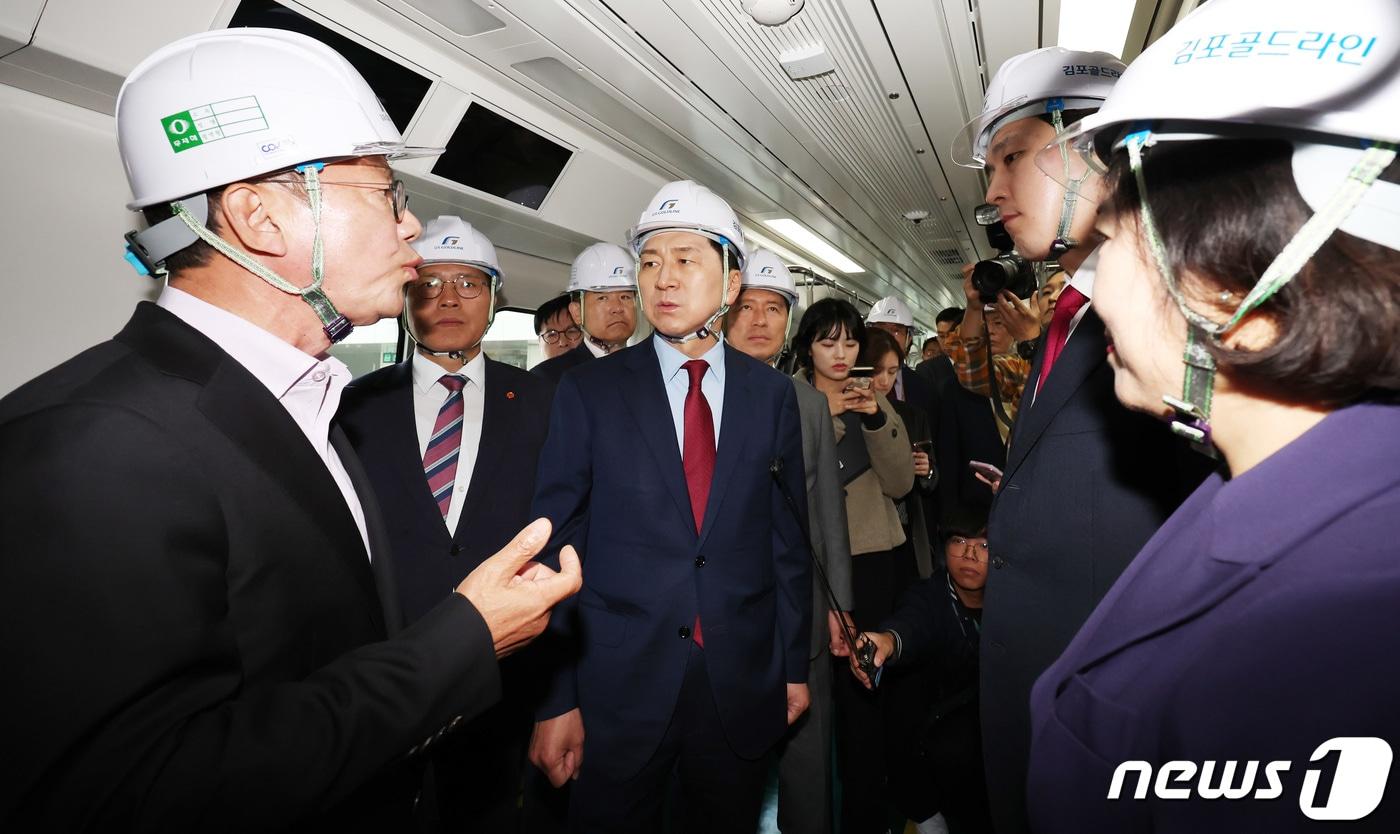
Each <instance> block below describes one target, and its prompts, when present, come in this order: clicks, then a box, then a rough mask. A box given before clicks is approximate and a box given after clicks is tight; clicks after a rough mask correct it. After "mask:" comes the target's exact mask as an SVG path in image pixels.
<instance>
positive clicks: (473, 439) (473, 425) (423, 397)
mask: <svg viewBox="0 0 1400 834" xmlns="http://www.w3.org/2000/svg"><path fill="white" fill-rule="evenodd" d="M412 368H413V422H414V425H415V427H416V428H417V429H418V459H419V463H420V464H421V463H422V459H423V455H424V454H425V453H426V452H427V451H428V440H429V439H430V438H431V437H432V436H433V424H435V423H436V422H437V416H438V412H439V411H441V410H442V404H443V403H445V402H447V396H448V394H449V393H451V392H450V391H448V390H447V387H446V386H445V385H442V384H440V383H439V382H438V380H440V379H442V377H443V376H444V375H446V374H448V373H449V372H448V371H445V370H443V369H442V366H440V365H438V364H436V363H435V362H433V361H432V360H431V359H429V358H427V357H426V356H424V355H423V354H421V353H419V352H418V351H416V350H415V351H414V352H413V360H412ZM453 373H454V375H456V376H460V377H462V378H463V379H465V380H466V381H467V382H466V384H465V385H463V386H462V446H461V449H460V450H459V451H458V452H457V479H456V480H455V481H453V484H452V500H451V502H450V503H449V504H448V506H447V532H448V534H450V535H456V533H457V521H458V520H459V519H461V517H462V504H463V503H464V502H465V501H466V500H467V489H468V488H469V487H470V486H471V484H472V471H473V470H474V469H476V453H477V449H478V448H479V447H480V446H481V413H482V411H483V410H484V409H485V408H486V354H485V353H482V352H480V351H478V352H477V354H476V357H475V358H474V359H472V360H471V361H470V362H468V363H467V364H465V365H463V366H462V367H461V369H460V370H458V371H455V372H453Z"/></svg>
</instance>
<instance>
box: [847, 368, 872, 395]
mask: <svg viewBox="0 0 1400 834" xmlns="http://www.w3.org/2000/svg"><path fill="white" fill-rule="evenodd" d="M874 377H875V369H874V368H872V367H869V366H865V365H857V366H856V367H854V368H851V375H850V377H849V378H848V379H847V380H846V390H847V391H869V390H870V383H871V382H872V381H873V380H874Z"/></svg>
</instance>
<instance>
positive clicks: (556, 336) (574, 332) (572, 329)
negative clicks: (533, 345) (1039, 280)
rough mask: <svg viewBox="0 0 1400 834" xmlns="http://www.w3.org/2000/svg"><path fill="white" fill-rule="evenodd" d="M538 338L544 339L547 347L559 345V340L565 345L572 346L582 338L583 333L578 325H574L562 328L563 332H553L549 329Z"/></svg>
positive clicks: (553, 330)
mask: <svg viewBox="0 0 1400 834" xmlns="http://www.w3.org/2000/svg"><path fill="white" fill-rule="evenodd" d="M540 338H542V339H544V341H545V344H548V345H557V344H559V340H560V339H561V338H562V339H563V340H564V341H565V342H566V343H568V344H573V343H574V342H577V341H578V340H579V339H581V338H583V331H582V330H581V329H579V326H578V325H576V324H575V325H570V326H568V327H566V328H564V329H563V330H555V329H553V328H551V329H549V330H546V331H544V332H543V333H541V334H540Z"/></svg>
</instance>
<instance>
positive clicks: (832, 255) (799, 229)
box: [763, 217, 865, 275]
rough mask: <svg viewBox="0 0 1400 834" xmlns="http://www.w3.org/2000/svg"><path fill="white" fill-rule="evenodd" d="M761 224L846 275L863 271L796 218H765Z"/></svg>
mask: <svg viewBox="0 0 1400 834" xmlns="http://www.w3.org/2000/svg"><path fill="white" fill-rule="evenodd" d="M763 225H765V226H767V227H768V228H770V229H772V230H773V231H775V232H777V233H778V234H780V235H782V236H783V237H785V238H787V239H788V240H790V241H792V242H793V243H795V244H797V245H798V246H800V247H802V248H803V249H806V250H807V251H808V252H810V253H812V254H813V255H815V256H816V258H817V260H819V261H822V262H823V263H826V264H830V265H831V266H832V267H833V268H834V269H837V270H840V271H841V272H844V273H846V274H847V275H852V274H855V273H857V272H864V271H865V267H863V266H861V265H860V264H858V263H856V262H855V261H853V260H851V259H850V258H848V257H846V256H845V255H843V254H841V250H839V249H837V248H836V247H835V246H832V245H831V244H830V243H827V242H826V241H824V240H822V239H821V238H819V237H817V236H816V234H815V233H813V232H811V231H809V230H808V229H807V227H805V226H803V225H802V224H801V223H798V222H797V221H796V220H790V219H788V218H786V217H784V218H782V219H780V220H765V221H763Z"/></svg>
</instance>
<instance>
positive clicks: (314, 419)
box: [156, 286, 370, 554]
mask: <svg viewBox="0 0 1400 834" xmlns="http://www.w3.org/2000/svg"><path fill="white" fill-rule="evenodd" d="M156 304H158V305H160V306H161V307H163V308H165V309H166V310H168V311H169V312H171V313H173V314H174V315H175V316H178V317H179V318H180V320H181V321H183V322H185V324H188V325H189V326H190V327H193V328H194V329H195V330H198V331H199V332H200V333H203V334H204V335H205V336H206V337H208V338H209V340H210V341H212V342H213V343H214V344H216V345H218V346H219V348H220V349H222V350H223V352H224V353H227V354H228V355H229V356H231V357H233V359H234V360H235V361H236V362H238V364H240V365H242V366H243V367H244V368H246V369H247V370H248V372H249V373H251V374H252V375H253V376H254V377H256V378H257V380H258V382H261V383H262V384H263V385H264V386H266V387H267V390H268V391H271V392H272V396H274V397H276V398H277V401H278V402H279V403H281V404H282V407H283V408H285V409H286V410H287V414H288V415H290V416H291V418H292V421H293V422H295V423H296V425H297V428H299V429H301V431H302V433H303V434H305V435H306V439H307V441H308V442H310V443H311V448H312V449H314V450H315V451H316V454H317V455H318V456H319V457H320V458H321V460H322V461H324V462H325V464H326V469H327V470H328V471H329V472H330V474H331V478H332V479H333V480H334V481H335V485H336V486H338V487H340V494H341V495H342V496H343V497H344V498H345V504H346V506H348V507H349V508H350V515H351V516H352V517H353V518H354V519H355V526H356V527H358V528H359V530H360V540H361V541H363V542H364V543H365V553H367V554H368V553H369V552H370V550H369V531H368V528H367V527H366V526H365V511H364V507H362V506H361V505H360V497H359V496H358V495H356V494H355V485H354V484H352V483H351V482H350V475H349V473H347V472H346V471H345V465H344V464H343V463H341V461H340V456H339V455H337V454H336V452H335V449H334V448H333V447H332V446H331V441H330V431H331V420H332V419H333V418H334V417H335V410H336V409H337V408H338V407H339V406H340V394H341V392H342V391H343V390H345V386H346V385H348V384H349V383H350V369H349V368H347V367H346V366H345V363H344V362H341V361H340V360H339V359H336V358H335V357H334V356H327V357H326V358H324V359H318V358H317V357H315V356H311V355H310V354H307V353H304V352H302V351H300V350H297V349H296V348H294V347H292V346H291V345H290V344H289V343H287V342H284V341H282V340H281V339H279V338H277V337H276V336H274V335H272V334H271V333H269V332H267V331H266V330H263V329H262V328H261V327H258V326H257V325H255V324H253V323H252V322H250V321H248V320H246V319H244V318H241V317H239V316H237V315H234V314H233V313H230V312H229V311H227V310H225V309H223V308H221V307H215V306H214V305H213V304H210V303H209V302H207V301H204V300H202V299H199V298H196V297H194V296H193V295H190V294H189V293H187V292H183V291H181V290H177V289H175V288H174V287H170V286H167V287H166V288H165V289H164V290H162V291H161V294H160V298H158V299H157V300H156Z"/></svg>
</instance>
